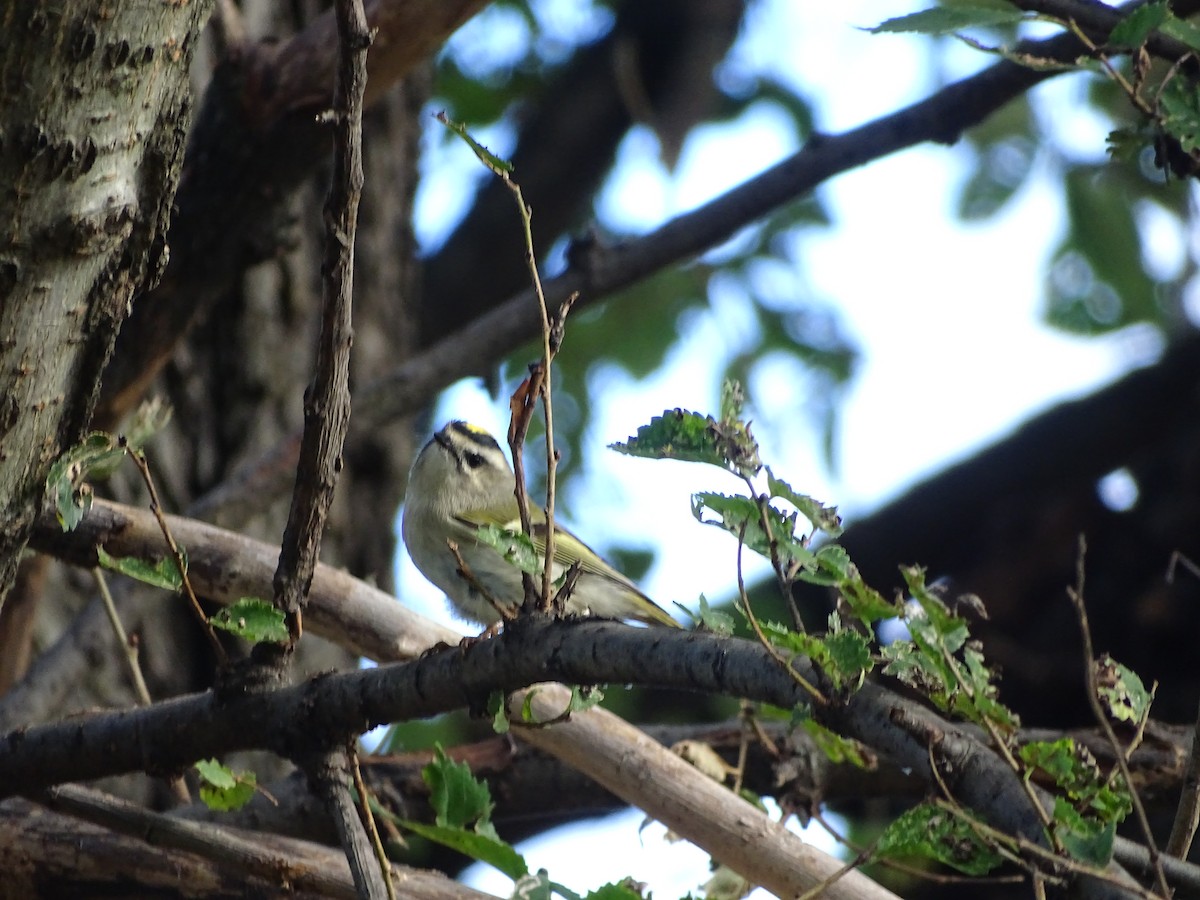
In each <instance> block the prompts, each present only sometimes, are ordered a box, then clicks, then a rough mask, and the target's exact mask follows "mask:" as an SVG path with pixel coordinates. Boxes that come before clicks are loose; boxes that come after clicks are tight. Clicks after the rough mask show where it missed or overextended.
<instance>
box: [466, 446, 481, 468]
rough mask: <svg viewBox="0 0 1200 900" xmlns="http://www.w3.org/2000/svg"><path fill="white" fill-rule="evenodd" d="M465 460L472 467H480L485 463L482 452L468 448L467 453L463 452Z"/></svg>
mask: <svg viewBox="0 0 1200 900" xmlns="http://www.w3.org/2000/svg"><path fill="white" fill-rule="evenodd" d="M463 460H465V461H466V463H467V465H468V466H470V467H471V468H472V469H478V468H479V467H480V466H482V465H483V463H484V459H483V455H482V454H480V453H473V452H472V451H470V450H468V451H467V452H466V453H464V454H463Z"/></svg>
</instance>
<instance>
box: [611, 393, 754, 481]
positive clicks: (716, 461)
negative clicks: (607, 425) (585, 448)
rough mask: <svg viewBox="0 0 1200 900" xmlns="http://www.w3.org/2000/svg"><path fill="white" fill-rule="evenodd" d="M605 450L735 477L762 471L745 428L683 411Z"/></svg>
mask: <svg viewBox="0 0 1200 900" xmlns="http://www.w3.org/2000/svg"><path fill="white" fill-rule="evenodd" d="M608 446H609V448H610V449H612V450H616V451H617V452H618V453H625V454H627V455H629V456H641V457H646V458H648V459H677V460H681V461H683V462H699V463H707V464H708V465H712V466H718V467H720V468H722V469H727V470H728V471H731V472H733V473H735V474H745V475H753V474H754V473H756V472H758V470H759V469H760V468H762V461H761V460H760V459H759V456H758V444H757V442H756V441H755V440H754V436H753V435H752V434H751V433H750V427H749V426H748V425H745V424H743V423H741V422H737V421H733V422H725V421H721V422H718V421H717V420H716V419H714V418H713V417H712V416H702V415H700V414H699V413H694V412H689V411H687V410H684V409H673V410H672V409H669V410H667V411H666V412H664V413H663V414H662V415H661V416H655V417H654V418H652V419H651V420H650V424H648V425H642V426H641V427H640V428H638V430H637V434H635V435H633V436H631V437H630V438H629V439H628V440H626V441H623V442H621V441H618V442H616V443H613V444H609V445H608Z"/></svg>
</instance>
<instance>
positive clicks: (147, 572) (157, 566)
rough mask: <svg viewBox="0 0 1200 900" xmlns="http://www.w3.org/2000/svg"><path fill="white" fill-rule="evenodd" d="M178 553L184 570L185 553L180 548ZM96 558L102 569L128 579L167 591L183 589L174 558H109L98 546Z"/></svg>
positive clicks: (185, 563)
mask: <svg viewBox="0 0 1200 900" xmlns="http://www.w3.org/2000/svg"><path fill="white" fill-rule="evenodd" d="M179 553H180V555H181V556H182V557H183V568H184V569H185V570H186V569H187V552H186V551H185V550H184V549H183V548H182V547H181V548H180V550H179ZM96 557H97V559H98V560H99V561H100V565H102V566H104V568H106V569H110V570H112V571H113V572H120V573H121V574H122V575H128V576H129V577H130V578H135V579H137V580H138V581H142V582H145V583H146V584H149V585H153V586H154V587H158V588H162V589H163V590H167V591H177V590H179V589H180V588H181V587H183V576H182V575H180V574H179V567H178V566H176V565H175V559H174V557H171V556H164V557H163V558H162V559H159V560H153V561H152V560H145V559H139V558H138V557H136V556H110V555H109V554H108V553H107V552H105V550H104V548H103V547H100V546H97V547H96Z"/></svg>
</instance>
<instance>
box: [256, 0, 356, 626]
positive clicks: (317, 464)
mask: <svg viewBox="0 0 1200 900" xmlns="http://www.w3.org/2000/svg"><path fill="white" fill-rule="evenodd" d="M334 5H335V7H336V10H335V18H336V19H337V30H338V38H339V47H338V65H337V84H336V86H335V88H334V94H333V122H334V125H333V166H332V169H333V171H332V173H331V175H330V180H329V193H328V195H327V196H326V200H325V244H324V248H323V254H322V259H321V272H322V275H323V278H322V281H323V285H322V295H323V296H322V301H321V306H322V311H321V332H320V335H319V337H318V339H317V352H316V360H315V362H314V364H313V377H312V383H311V384H310V385H309V387H308V390H306V391H305V393H304V432H303V436H302V438H301V440H300V458H299V461H298V463H297V466H296V479H295V484H294V487H293V490H292V503H291V507H290V508H289V509H288V520H287V524H286V525H285V526H284V530H283V539H282V540H281V542H280V545H281V546H280V552H279V566H278V568H277V569H276V571H275V578H274V583H273V587H274V599H275V605H276V607H277V608H278V609H280V610H281V611H282V612H283V613H284V614H285V615H286V616H287V622H288V636H289V644H293V645H294V644H295V643H296V641H298V640H299V639H300V636H301V635H302V634H303V632H304V620H303V608H304V605H305V604H306V603H307V602H308V590H309V587H310V586H311V584H312V579H313V572H314V571H315V570H316V566H317V560H318V558H319V556H320V552H321V536H322V533H323V531H324V529H325V521H326V518H327V517H328V514H329V507H330V505H331V504H332V502H333V492H334V488H335V487H336V486H337V483H338V475H339V473H340V472H341V469H342V449H343V447H344V446H345V442H346V431H347V429H348V428H349V424H350V345H351V344H352V343H353V340H354V331H353V328H352V325H351V310H352V307H353V302H352V301H353V297H354V237H355V232H356V230H357V227H358V206H359V201H360V200H361V199H362V188H363V164H362V116H363V91H364V90H365V88H366V83H367V48H368V47H369V46H370V44H371V33H370V32H369V31H368V30H367V17H366V14H365V13H364V12H363V5H362V0H338V2H337V3H335V4H334Z"/></svg>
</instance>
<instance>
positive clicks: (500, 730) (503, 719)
mask: <svg viewBox="0 0 1200 900" xmlns="http://www.w3.org/2000/svg"><path fill="white" fill-rule="evenodd" d="M536 690H537V688H530V690H529V693H530V694H532V693H533V692H534V691H536ZM487 711H488V712H489V713H491V714H492V731H494V732H496V734H508V732H509V730H510V729H511V728H512V723H511V722H509V720H508V695H507V694H505V693H504V691H492V692H491V693H490V694H488V700H487Z"/></svg>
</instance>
